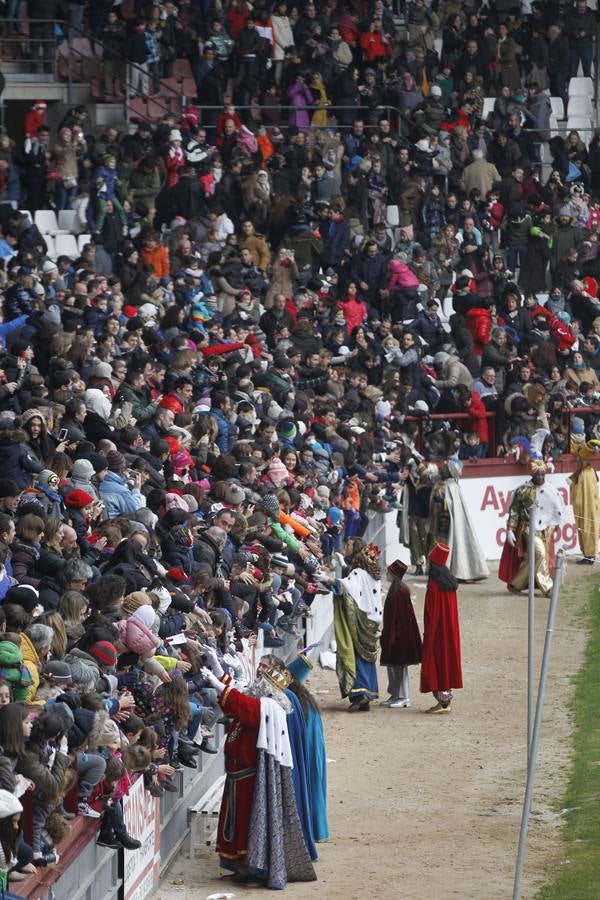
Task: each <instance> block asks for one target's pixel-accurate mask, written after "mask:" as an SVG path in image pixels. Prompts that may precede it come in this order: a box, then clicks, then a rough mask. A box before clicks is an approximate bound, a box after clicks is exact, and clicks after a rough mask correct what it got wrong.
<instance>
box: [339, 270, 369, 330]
mask: <svg viewBox="0 0 600 900" xmlns="http://www.w3.org/2000/svg"><path fill="white" fill-rule="evenodd" d="M347 295H348V296H347V297H346V299H345V300H342V299H340V300H338V304H337V305H338V309H341V310H342V312H343V313H344V319H345V320H346V331H347V332H348V334H352V331H353V329H354V328H357V327H358V326H359V325H362V323H363V322H364V321H365V319H366V318H367V314H368V309H367V304H366V303H365V302H364V300H361V299H360V297H359V296H358V294H357V292H356V283H355V282H354V281H351V282H350V284H349V285H348V290H347Z"/></svg>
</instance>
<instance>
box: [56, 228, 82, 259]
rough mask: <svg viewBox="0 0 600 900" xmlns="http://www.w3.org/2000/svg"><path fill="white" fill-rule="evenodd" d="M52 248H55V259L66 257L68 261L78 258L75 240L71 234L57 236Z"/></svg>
mask: <svg viewBox="0 0 600 900" xmlns="http://www.w3.org/2000/svg"><path fill="white" fill-rule="evenodd" d="M54 246H55V248H56V258H58V257H59V256H68V257H69V258H70V259H77V257H78V256H79V250H78V248H77V238H76V237H75V236H74V235H72V234H57V235H56V237H55V239H54Z"/></svg>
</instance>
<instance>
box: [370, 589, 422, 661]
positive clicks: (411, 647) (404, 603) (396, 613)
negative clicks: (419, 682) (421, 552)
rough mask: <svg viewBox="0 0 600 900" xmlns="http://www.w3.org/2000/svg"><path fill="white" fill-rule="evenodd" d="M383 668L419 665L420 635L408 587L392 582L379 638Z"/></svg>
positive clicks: (386, 599) (384, 608)
mask: <svg viewBox="0 0 600 900" xmlns="http://www.w3.org/2000/svg"><path fill="white" fill-rule="evenodd" d="M379 640H380V643H381V659H380V660H379V662H380V664H381V665H382V666H415V665H417V664H418V663H420V662H421V635H420V633H419V626H418V624H417V618H416V616H415V611H414V609H413V605H412V600H411V599H410V591H409V589H408V588H407V586H406V585H405V584H404V583H403V582H402V581H400V579H399V578H394V580H393V581H392V583H391V585H390V589H389V591H388V594H387V597H386V598H385V606H384V607H383V631H382V632H381V637H380V639H379Z"/></svg>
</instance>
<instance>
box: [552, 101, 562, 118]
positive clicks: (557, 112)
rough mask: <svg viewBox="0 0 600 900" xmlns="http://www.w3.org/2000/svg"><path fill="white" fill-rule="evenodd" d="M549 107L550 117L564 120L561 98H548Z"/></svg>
mask: <svg viewBox="0 0 600 900" xmlns="http://www.w3.org/2000/svg"><path fill="white" fill-rule="evenodd" d="M550 106H551V107H552V115H553V116H556V118H557V119H564V117H565V105H564V103H563V98H562V97H550Z"/></svg>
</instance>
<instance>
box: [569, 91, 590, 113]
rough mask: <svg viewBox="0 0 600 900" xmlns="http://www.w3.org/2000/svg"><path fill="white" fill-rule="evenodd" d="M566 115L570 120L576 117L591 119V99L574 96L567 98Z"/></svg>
mask: <svg viewBox="0 0 600 900" xmlns="http://www.w3.org/2000/svg"><path fill="white" fill-rule="evenodd" d="M567 115H568V116H569V118H570V119H572V118H574V117H578V116H583V117H587V118H589V119H591V117H592V99H591V97H579V96H578V95H577V94H575V95H574V96H573V97H569V104H568V106H567Z"/></svg>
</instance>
